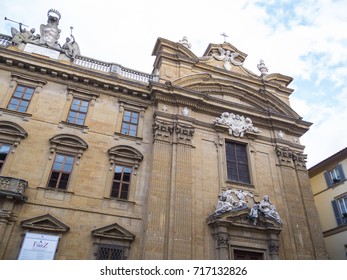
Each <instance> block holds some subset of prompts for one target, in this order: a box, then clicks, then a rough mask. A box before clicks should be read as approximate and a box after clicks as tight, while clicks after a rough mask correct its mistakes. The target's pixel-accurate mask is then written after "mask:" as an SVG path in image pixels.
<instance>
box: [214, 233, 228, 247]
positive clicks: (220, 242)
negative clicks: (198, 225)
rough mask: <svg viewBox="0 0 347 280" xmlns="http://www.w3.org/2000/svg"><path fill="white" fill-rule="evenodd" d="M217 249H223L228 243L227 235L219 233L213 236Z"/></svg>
mask: <svg viewBox="0 0 347 280" xmlns="http://www.w3.org/2000/svg"><path fill="white" fill-rule="evenodd" d="M215 239H216V241H217V246H218V247H221V246H222V247H224V246H226V245H228V243H229V235H228V234H227V233H219V234H217V235H216V236H215Z"/></svg>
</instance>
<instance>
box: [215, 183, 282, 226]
mask: <svg viewBox="0 0 347 280" xmlns="http://www.w3.org/2000/svg"><path fill="white" fill-rule="evenodd" d="M248 198H251V202H253V203H252V204H253V205H252V204H251V203H250V201H249V199H248ZM250 205H252V206H250ZM245 208H248V209H250V212H249V214H248V218H249V220H251V221H252V222H253V225H256V224H257V221H258V218H259V214H261V215H263V217H266V218H271V219H273V220H275V221H276V222H277V223H279V224H281V225H282V224H283V221H282V219H281V218H280V216H279V214H278V212H277V209H276V206H275V205H273V204H272V203H271V201H270V199H269V196H268V195H264V197H263V200H262V201H260V202H259V203H256V202H255V201H254V195H253V193H251V192H248V191H245V190H240V189H229V190H226V191H223V192H221V194H220V195H219V198H218V202H217V205H216V210H215V212H214V215H217V216H218V215H220V214H223V213H226V212H231V211H240V210H243V209H245Z"/></svg>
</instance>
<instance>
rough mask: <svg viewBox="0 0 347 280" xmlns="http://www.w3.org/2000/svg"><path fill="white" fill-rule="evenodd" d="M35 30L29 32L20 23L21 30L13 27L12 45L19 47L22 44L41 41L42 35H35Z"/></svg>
mask: <svg viewBox="0 0 347 280" xmlns="http://www.w3.org/2000/svg"><path fill="white" fill-rule="evenodd" d="M34 33H35V28H31V29H30V30H27V29H25V28H23V24H22V23H19V30H17V29H16V28H14V27H12V28H11V34H12V43H13V44H14V45H19V44H20V43H28V42H37V41H38V40H39V39H40V35H38V34H37V35H35V34H34Z"/></svg>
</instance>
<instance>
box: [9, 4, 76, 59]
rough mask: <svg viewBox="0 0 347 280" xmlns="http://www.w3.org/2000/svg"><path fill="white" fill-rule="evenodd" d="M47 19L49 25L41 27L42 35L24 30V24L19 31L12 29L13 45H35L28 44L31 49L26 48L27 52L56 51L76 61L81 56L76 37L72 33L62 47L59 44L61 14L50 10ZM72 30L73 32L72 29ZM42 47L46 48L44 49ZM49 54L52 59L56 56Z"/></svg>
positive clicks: (20, 24) (20, 25)
mask: <svg viewBox="0 0 347 280" xmlns="http://www.w3.org/2000/svg"><path fill="white" fill-rule="evenodd" d="M47 17H48V19H47V24H41V26H40V35H39V34H35V28H31V29H30V30H26V29H25V28H23V24H22V23H19V30H17V29H16V28H14V27H12V28H11V34H12V44H13V45H19V44H20V43H32V44H33V45H32V44H27V46H29V45H30V48H29V47H28V48H27V46H26V51H30V50H31V51H33V52H35V53H45V52H47V51H48V50H50V51H51V52H53V50H55V51H56V52H57V53H58V55H59V53H64V54H65V55H66V56H67V57H69V58H72V59H74V58H75V56H76V55H80V49H79V46H78V44H77V42H76V40H75V37H74V36H73V35H72V32H71V34H70V37H71V38H70V37H67V38H66V42H65V43H64V45H63V46H62V47H61V46H60V44H59V42H58V40H59V38H60V33H61V30H60V29H59V28H58V25H59V20H60V19H61V14H60V13H59V12H58V11H57V10H55V9H50V10H49V11H48V13H47ZM70 28H71V31H72V27H70ZM41 46H45V47H46V48H43V47H41ZM47 47H49V48H47ZM52 49H53V50H52ZM47 53H48V52H47ZM49 54H50V57H51V56H54V57H55V54H54V55H53V53H49Z"/></svg>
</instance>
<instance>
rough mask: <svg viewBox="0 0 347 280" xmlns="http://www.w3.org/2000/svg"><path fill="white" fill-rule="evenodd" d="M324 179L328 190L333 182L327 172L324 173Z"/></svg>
mask: <svg viewBox="0 0 347 280" xmlns="http://www.w3.org/2000/svg"><path fill="white" fill-rule="evenodd" d="M324 177H325V181H326V182H327V185H328V188H330V187H331V186H332V185H333V181H332V180H331V177H330V174H329V171H325V172H324Z"/></svg>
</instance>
